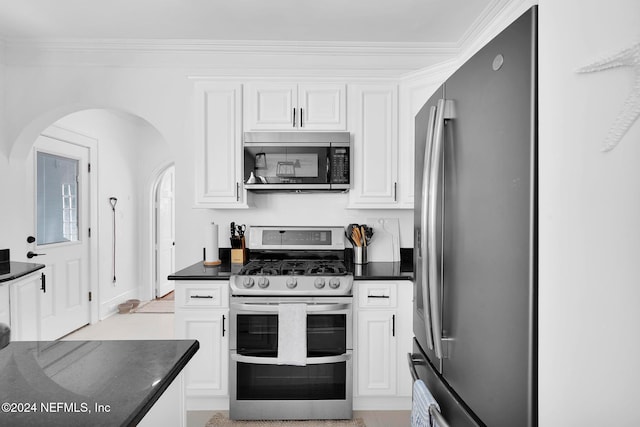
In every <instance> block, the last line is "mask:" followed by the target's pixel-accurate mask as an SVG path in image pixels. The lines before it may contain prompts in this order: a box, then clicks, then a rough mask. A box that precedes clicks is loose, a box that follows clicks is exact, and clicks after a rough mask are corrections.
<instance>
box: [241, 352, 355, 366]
mask: <svg viewBox="0 0 640 427" xmlns="http://www.w3.org/2000/svg"><path fill="white" fill-rule="evenodd" d="M349 359H351V354H349V353H345V354H340V355H338V356H326V357H307V360H306V362H305V363H306V364H307V365H323V364H326V363H339V362H346V361H348V360H349ZM231 360H233V361H235V362H241V363H251V364H254V365H280V364H279V363H278V359H277V358H276V357H256V356H243V355H241V354H237V353H232V354H231Z"/></svg>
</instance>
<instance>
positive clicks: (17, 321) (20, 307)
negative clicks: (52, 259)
mask: <svg viewBox="0 0 640 427" xmlns="http://www.w3.org/2000/svg"><path fill="white" fill-rule="evenodd" d="M47 277H49V278H51V267H45V268H43V269H40V270H38V271H35V272H33V273H31V274H28V275H26V276H24V277H21V278H19V279H15V280H13V281H12V282H11V283H10V284H9V301H10V305H11V310H10V313H11V340H12V341H38V340H41V339H43V338H42V334H41V331H42V326H41V323H42V310H41V307H42V305H43V303H46V301H48V299H49V298H48V297H47V296H46V295H45V290H46V280H47ZM5 286H6V285H5ZM51 294H52V293H51V291H49V295H51Z"/></svg>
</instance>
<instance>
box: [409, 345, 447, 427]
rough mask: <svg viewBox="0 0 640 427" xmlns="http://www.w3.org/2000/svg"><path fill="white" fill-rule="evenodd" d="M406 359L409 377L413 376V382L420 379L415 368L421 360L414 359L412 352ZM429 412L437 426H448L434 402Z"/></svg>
mask: <svg viewBox="0 0 640 427" xmlns="http://www.w3.org/2000/svg"><path fill="white" fill-rule="evenodd" d="M407 359H408V361H409V371H410V372H411V378H413V381H414V382H415V381H417V380H419V379H420V377H418V371H417V370H416V364H417V363H419V362H420V361H421V360H420V359H414V358H413V354H411V353H407ZM429 414H430V415H431V417H432V418H433V419H434V420H435V421H436V423H437V424H438V426H439V427H449V423H447V420H445V419H444V417H443V416H442V414H441V413H440V411H439V410H438V407H437V406H436V405H435V404H432V405H430V406H429Z"/></svg>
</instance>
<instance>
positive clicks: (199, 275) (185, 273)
mask: <svg viewBox="0 0 640 427" xmlns="http://www.w3.org/2000/svg"><path fill="white" fill-rule="evenodd" d="M241 268H242V265H240V264H231V263H229V262H223V263H222V264H220V265H217V266H215V267H209V266H206V265H204V263H203V262H202V261H198V262H196V263H195V264H192V265H190V266H189V267H185V268H183V269H182V270H178V271H176V272H175V273H173V274H171V275H169V277H168V279H169V280H229V277H230V276H231V274H233V273H235V272H236V271H238V270H240V269H241Z"/></svg>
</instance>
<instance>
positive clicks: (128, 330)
mask: <svg viewBox="0 0 640 427" xmlns="http://www.w3.org/2000/svg"><path fill="white" fill-rule="evenodd" d="M173 320H174V315H173V313H131V314H114V315H113V316H111V317H109V318H107V319H105V320H103V321H101V322H98V323H96V324H94V325H89V326H85V327H84V328H81V329H79V330H77V331H75V332H72V333H71V334H69V335H67V336H65V337H64V338H62V339H63V340H136V339H151V340H153V339H171V338H173V336H174V326H173ZM213 414H214V412H209V411H189V412H187V427H204V425H205V424H206V423H207V421H208V420H209V419H210V418H211V417H212V416H213ZM354 417H360V418H362V419H363V420H364V422H365V424H366V425H367V427H408V426H409V425H410V412H409V411H354Z"/></svg>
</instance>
